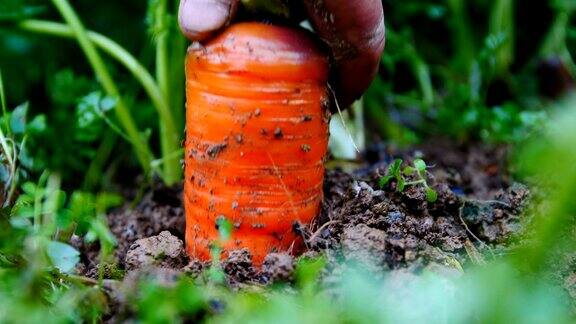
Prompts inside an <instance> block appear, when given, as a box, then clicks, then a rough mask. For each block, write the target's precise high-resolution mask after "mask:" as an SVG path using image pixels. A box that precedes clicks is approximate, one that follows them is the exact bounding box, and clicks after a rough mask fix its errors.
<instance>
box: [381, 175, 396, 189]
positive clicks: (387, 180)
mask: <svg viewBox="0 0 576 324" xmlns="http://www.w3.org/2000/svg"><path fill="white" fill-rule="evenodd" d="M392 179H394V176H392V175H387V176H383V177H381V178H380V180H379V181H378V186H380V189H382V188H384V187H385V186H386V185H387V184H388V183H390V181H392Z"/></svg>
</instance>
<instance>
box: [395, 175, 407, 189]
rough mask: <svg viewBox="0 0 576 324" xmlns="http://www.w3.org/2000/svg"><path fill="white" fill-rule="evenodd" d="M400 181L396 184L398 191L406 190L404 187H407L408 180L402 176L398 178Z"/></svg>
mask: <svg viewBox="0 0 576 324" xmlns="http://www.w3.org/2000/svg"><path fill="white" fill-rule="evenodd" d="M396 180H397V181H398V183H397V184H396V189H397V190H398V192H402V191H404V188H406V180H404V178H402V177H400V178H397V179H396Z"/></svg>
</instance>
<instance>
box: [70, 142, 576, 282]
mask: <svg viewBox="0 0 576 324" xmlns="http://www.w3.org/2000/svg"><path fill="white" fill-rule="evenodd" d="M506 152H507V150H506V148H502V147H499V148H490V147H486V146H469V147H460V146H455V145H450V144H448V143H446V142H442V141H436V142H434V143H432V144H431V145H425V146H422V147H419V148H417V149H415V150H409V151H403V150H394V149H391V148H389V147H385V146H381V145H376V146H374V147H372V148H370V149H369V150H368V152H367V153H366V156H365V157H364V162H363V163H362V164H359V165H357V167H356V168H355V169H354V170H353V171H351V172H344V171H342V170H341V169H338V168H335V169H334V168H333V169H331V170H328V171H327V172H326V178H325V183H324V194H325V197H324V201H323V208H322V213H321V215H319V217H318V218H317V220H316V221H315V224H313V226H311V228H308V227H299V228H297V229H298V232H299V233H300V234H301V235H302V236H303V238H304V240H305V243H306V246H307V247H308V252H307V253H306V254H308V255H310V254H315V255H318V254H323V255H325V256H326V259H327V260H328V265H327V267H326V270H325V273H324V275H323V277H324V280H325V281H326V282H329V281H331V280H333V279H334V276H337V274H338V273H340V272H341V271H342V269H341V267H343V266H344V265H343V264H344V262H343V261H353V262H359V263H361V264H362V265H364V266H365V267H366V268H367V269H370V270H371V271H372V272H373V273H374V274H375V275H378V274H383V273H386V272H388V273H389V272H390V271H396V272H397V271H400V272H402V273H404V272H406V271H407V272H409V273H418V272H419V271H420V270H422V269H424V268H427V269H436V270H437V271H444V272H454V273H459V272H461V271H462V268H463V267H465V266H466V265H467V264H469V263H482V262H484V259H485V258H487V257H489V256H490V255H491V254H490V252H492V250H493V249H496V248H504V247H505V246H504V243H505V242H507V241H508V240H509V239H510V238H512V237H514V235H515V234H517V233H518V232H519V231H520V230H521V224H522V211H523V209H524V207H525V204H526V202H527V200H528V198H529V196H530V193H529V191H528V189H527V188H526V187H525V186H522V185H520V184H517V183H514V182H512V181H511V179H510V177H509V176H508V173H507V172H506V170H507V166H506V164H505V161H506ZM395 158H402V159H403V160H404V161H405V165H408V164H409V163H411V161H413V160H414V159H416V158H423V159H424V160H425V161H426V162H427V164H428V165H430V166H431V167H430V168H429V169H428V170H427V172H428V174H427V183H428V185H430V187H431V188H433V189H434V190H435V191H436V192H437V194H438V198H437V200H436V201H435V202H429V201H427V197H426V192H425V188H424V186H423V185H411V186H408V187H407V188H406V189H405V190H404V191H403V192H397V190H396V189H397V188H396V183H395V182H394V181H392V183H389V184H388V185H386V186H385V187H384V188H380V187H379V185H378V181H379V179H380V178H381V177H382V176H383V175H384V174H385V173H386V170H387V167H388V165H389V164H390V163H391V162H392V161H393V160H394V159H395ZM408 180H411V179H408ZM412 180H413V179H412ZM181 195H182V193H181V190H180V189H166V188H156V189H153V190H151V191H150V192H148V193H147V194H146V195H145V196H144V198H143V199H142V200H141V202H140V203H139V204H138V205H137V206H136V207H134V208H132V207H131V206H126V207H125V208H122V209H120V210H117V211H115V212H113V213H110V214H109V215H108V221H109V225H110V229H111V231H112V233H113V234H114V236H115V237H116V238H117V240H118V246H117V249H116V252H115V255H114V262H111V265H113V266H111V265H110V264H108V265H105V266H106V267H108V268H110V267H112V268H114V269H117V270H119V271H126V277H125V279H124V281H125V282H126V281H129V280H134V278H137V277H139V276H141V275H142V273H150V271H152V272H154V271H156V272H154V273H157V272H158V271H160V273H164V272H166V271H168V272H169V273H170V274H178V275H189V276H192V277H198V276H200V275H201V274H203V273H204V271H205V270H206V269H208V268H209V267H210V265H209V264H207V263H202V262H199V261H197V260H188V259H187V257H186V256H185V253H184V248H183V246H184V245H183V239H184V218H185V217H184V211H183V208H182V202H181V198H180V197H181ZM75 245H76V246H78V247H79V248H80V249H81V251H82V252H83V255H82V265H81V266H80V267H79V270H80V272H81V274H83V275H86V276H90V277H95V276H97V274H98V273H99V271H97V270H98V269H100V267H102V266H103V265H100V266H98V264H97V251H98V247H97V246H86V245H84V244H82V243H78V242H75ZM296 262H297V257H295V256H292V255H289V254H286V253H271V254H270V255H268V256H267V258H266V259H265V261H264V264H263V266H262V267H261V268H260V269H257V268H255V267H254V266H253V265H252V260H251V256H250V253H249V252H248V251H247V250H238V251H233V252H231V253H229V256H228V258H227V259H226V260H223V262H222V263H221V265H220V266H221V268H222V270H223V271H224V273H225V274H226V280H227V283H228V284H229V285H230V286H232V287H242V286H244V285H246V284H256V285H267V284H272V283H276V282H290V281H292V280H293V279H294V268H295V263H296ZM151 269H160V270H151ZM161 269H164V270H161ZM162 271H164V272H162ZM113 273H118V272H114V271H112V270H109V271H104V276H105V277H107V276H108V277H111V278H112V274H113ZM118 277H119V276H118V275H116V277H115V278H112V279H118ZM171 278H172V277H171ZM573 282H574V278H569V279H567V281H566V286H567V287H572V289H573V287H574V283H573ZM572 291H574V290H572Z"/></svg>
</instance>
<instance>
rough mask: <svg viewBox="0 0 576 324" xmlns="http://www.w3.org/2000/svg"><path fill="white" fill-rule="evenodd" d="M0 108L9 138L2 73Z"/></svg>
mask: <svg viewBox="0 0 576 324" xmlns="http://www.w3.org/2000/svg"><path fill="white" fill-rule="evenodd" d="M0 106H2V117H4V126H5V127H6V134H8V136H10V135H11V134H12V130H11V129H10V121H9V120H8V109H7V108H6V94H5V93H4V80H3V79H2V71H0Z"/></svg>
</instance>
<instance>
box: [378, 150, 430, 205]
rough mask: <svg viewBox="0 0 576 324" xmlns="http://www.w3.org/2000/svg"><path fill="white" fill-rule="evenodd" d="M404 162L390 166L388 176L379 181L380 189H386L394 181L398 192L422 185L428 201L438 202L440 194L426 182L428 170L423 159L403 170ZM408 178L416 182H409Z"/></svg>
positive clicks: (396, 161) (395, 161) (393, 163)
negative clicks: (408, 187)
mask: <svg viewBox="0 0 576 324" xmlns="http://www.w3.org/2000/svg"><path fill="white" fill-rule="evenodd" d="M402 162H403V161H402V159H396V160H394V162H392V164H390V165H389V166H388V169H387V171H386V174H385V175H384V176H383V177H382V178H380V180H379V181H378V184H379V185H380V188H384V187H385V186H386V185H387V184H389V183H390V182H391V181H393V180H394V181H396V191H398V192H403V191H404V189H406V187H407V186H418V185H421V186H423V187H424V192H425V193H426V200H427V201H428V202H430V203H433V202H436V200H438V193H437V192H436V190H434V189H432V188H431V187H430V186H429V185H428V182H427V181H426V169H427V168H428V166H427V165H426V162H424V160H422V159H416V160H414V162H412V165H409V166H406V167H404V168H402ZM406 177H410V178H414V180H409V179H407V178H406Z"/></svg>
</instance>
